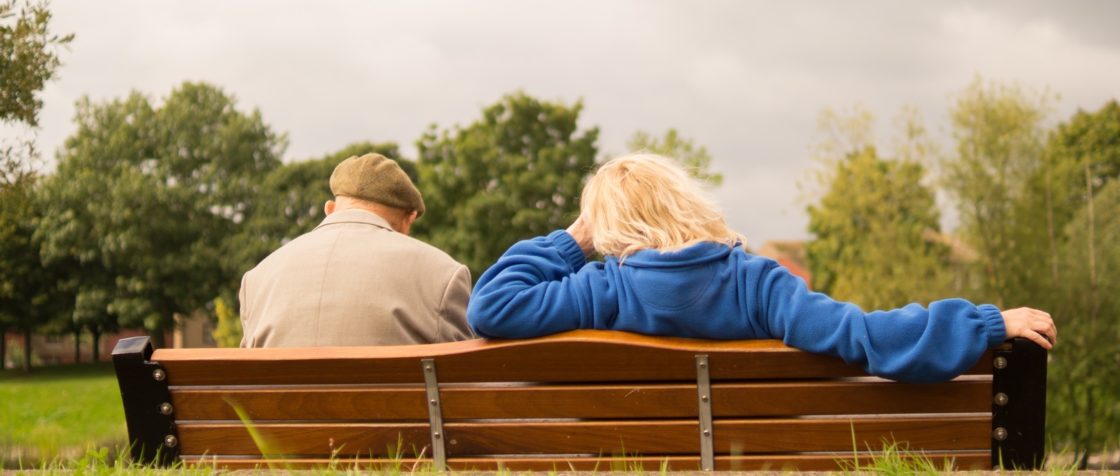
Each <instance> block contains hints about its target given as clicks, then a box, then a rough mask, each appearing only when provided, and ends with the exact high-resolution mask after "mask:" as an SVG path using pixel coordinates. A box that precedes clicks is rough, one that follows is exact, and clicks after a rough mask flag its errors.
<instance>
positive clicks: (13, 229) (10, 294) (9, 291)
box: [0, 175, 68, 369]
mask: <svg viewBox="0 0 1120 476" xmlns="http://www.w3.org/2000/svg"><path fill="white" fill-rule="evenodd" d="M36 183H37V177H35V176H33V175H26V176H24V177H23V178H21V179H20V181H19V182H16V183H11V184H0V269H3V273H0V336H2V335H3V334H4V332H5V331H6V330H8V329H16V330H19V331H20V332H22V333H24V334H30V333H31V332H33V331H35V330H36V329H37V328H39V327H40V326H41V325H43V324H44V323H46V322H48V321H50V320H51V319H54V318H55V316H58V315H61V314H64V313H66V311H67V304H68V303H67V301H68V299H67V297H66V296H65V293H62V292H61V290H60V289H59V287H58V285H57V282H58V281H59V280H60V279H62V276H63V275H62V273H61V271H62V270H61V269H60V268H59V267H57V266H47V265H44V263H43V262H42V261H41V260H40V257H39V243H38V242H36V241H35V240H33V239H32V236H33V234H34V231H35V221H36V219H37V218H38V213H37V212H38V211H37V210H36V208H35V206H34V203H33V198H32V194H33V193H34V187H36ZM23 351H24V353H25V355H24V357H23V358H22V359H21V362H23V363H24V368H25V369H26V368H28V367H29V366H30V363H31V358H30V353H31V348H30V346H27V344H26V341H25V347H24V348H23ZM4 357H5V356H3V355H0V361H2V360H3V359H4Z"/></svg>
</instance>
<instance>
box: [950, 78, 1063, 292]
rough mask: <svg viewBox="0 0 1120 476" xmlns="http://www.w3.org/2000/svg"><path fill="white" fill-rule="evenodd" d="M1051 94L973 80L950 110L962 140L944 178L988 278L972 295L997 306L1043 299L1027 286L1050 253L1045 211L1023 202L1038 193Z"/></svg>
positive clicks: (964, 231) (957, 136) (965, 233)
mask: <svg viewBox="0 0 1120 476" xmlns="http://www.w3.org/2000/svg"><path fill="white" fill-rule="evenodd" d="M1048 100H1049V99H1048V97H1047V96H1046V95H1037V96H1036V95H1033V94H1031V93H1028V92H1026V91H1024V90H1023V89H1022V88H1020V87H1018V86H1005V85H999V84H990V85H989V84H985V83H984V82H983V81H982V80H980V79H976V80H975V81H973V83H972V84H970V85H969V86H968V87H967V88H965V90H964V91H962V92H961V93H960V95H959V96H958V98H957V101H956V103H955V104H954V106H953V108H952V110H951V111H950V117H951V119H952V124H953V136H954V138H955V139H956V142H957V147H956V154H955V156H953V157H949V158H947V160H945V161H944V163H943V164H942V165H943V167H942V169H943V172H944V177H943V178H944V184H945V188H946V190H947V191H948V192H949V193H950V194H951V195H952V196H953V197H954V198H955V199H956V201H957V209H958V211H959V212H960V234H961V235H962V237H963V238H964V240H965V242H966V243H968V244H969V245H970V246H971V247H972V248H974V249H975V250H976V251H977V252H978V253H979V259H978V261H977V265H978V266H979V269H980V270H981V272H982V275H983V277H984V278H983V281H982V283H981V287H980V288H981V290H980V293H979V295H977V296H971V297H973V298H974V299H978V300H982V301H988V302H995V303H996V304H997V305H999V306H1000V307H1015V306H1021V305H1029V304H1034V305H1036V306H1037V305H1038V303H1037V302H1032V301H1033V299H1032V298H1033V296H1032V295H1031V293H1029V292H1027V291H1026V290H1029V289H1030V287H1031V282H1032V281H1034V280H1036V279H1038V278H1041V277H1042V275H1041V273H1042V272H1043V271H1042V270H1044V269H1045V268H1040V267H1038V266H1036V263H1038V262H1040V261H1039V260H1040V259H1042V258H1044V257H1045V251H1044V249H1040V247H1042V246H1044V245H1043V244H1044V243H1045V238H1044V236H1045V235H1044V234H1043V233H1044V230H1045V228H1041V227H1039V226H1037V225H1038V224H1039V223H1045V218H1043V217H1040V216H1038V211H1039V210H1037V209H1027V208H1024V207H1023V206H1021V204H1023V203H1027V198H1028V197H1029V196H1030V195H1031V194H1032V193H1034V192H1033V191H1032V190H1030V184H1031V178H1032V176H1035V175H1036V173H1037V171H1038V170H1039V169H1040V167H1041V165H1042V152H1043V149H1042V139H1043V137H1044V135H1043V134H1044V131H1043V129H1042V121H1043V120H1044V119H1045V117H1046V111H1047V106H1046V104H1047V102H1048ZM1041 262H1045V261H1041Z"/></svg>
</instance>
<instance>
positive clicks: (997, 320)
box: [976, 304, 1007, 348]
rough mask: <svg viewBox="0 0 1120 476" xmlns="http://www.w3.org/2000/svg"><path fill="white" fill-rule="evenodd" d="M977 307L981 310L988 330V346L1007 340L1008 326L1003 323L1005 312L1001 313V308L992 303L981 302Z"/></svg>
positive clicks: (981, 315) (981, 316)
mask: <svg viewBox="0 0 1120 476" xmlns="http://www.w3.org/2000/svg"><path fill="white" fill-rule="evenodd" d="M976 308H977V309H978V310H979V311H980V318H981V319H982V320H983V321H984V328H985V329H987V331H988V347H989V348H991V347H995V346H997V345H1000V344H1002V343H1003V341H1005V340H1007V328H1006V327H1004V325H1003V314H1001V313H1000V311H999V308H998V307H995V306H993V305H991V304H981V305H979V306H977V307H976Z"/></svg>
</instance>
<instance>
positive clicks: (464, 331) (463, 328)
mask: <svg viewBox="0 0 1120 476" xmlns="http://www.w3.org/2000/svg"><path fill="white" fill-rule="evenodd" d="M470 297H471V271H470V270H469V269H467V267H466V266H459V269H457V270H455V272H454V273H452V275H451V279H450V280H448V282H447V287H446V288H445V289H444V290H443V298H442V299H441V300H440V312H439V314H440V315H439V316H438V318H437V319H438V321H437V322H436V328H437V329H438V332H436V334H437V336H436V337H437V338H438V339H439V341H440V342H453V341H458V340H465V339H471V338H473V337H474V333H473V332H471V328H470V326H468V325H467V301H468V300H469V299H470Z"/></svg>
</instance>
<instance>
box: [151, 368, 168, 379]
mask: <svg viewBox="0 0 1120 476" xmlns="http://www.w3.org/2000/svg"><path fill="white" fill-rule="evenodd" d="M152 378H154V379H156V382H162V381H163V379H165V378H167V374H165V373H163V369H155V370H153V371H152Z"/></svg>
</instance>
